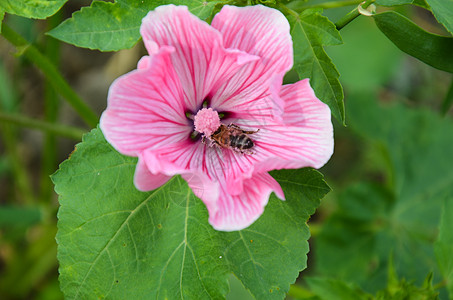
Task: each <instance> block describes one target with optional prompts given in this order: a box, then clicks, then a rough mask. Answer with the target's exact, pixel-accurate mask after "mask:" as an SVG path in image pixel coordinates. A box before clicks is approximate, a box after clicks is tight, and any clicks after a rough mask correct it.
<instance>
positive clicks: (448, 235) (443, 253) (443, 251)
mask: <svg viewBox="0 0 453 300" xmlns="http://www.w3.org/2000/svg"><path fill="white" fill-rule="evenodd" d="M452 228H453V197H450V198H447V199H446V200H445V203H444V206H443V209H442V217H441V221H440V230H439V237H438V239H437V241H436V243H435V252H436V258H437V262H438V264H439V269H440V270H441V272H442V275H443V276H444V278H445V280H446V282H447V289H448V293H449V294H450V298H451V297H452V296H453V256H452V253H453V232H452V230H451V229H452Z"/></svg>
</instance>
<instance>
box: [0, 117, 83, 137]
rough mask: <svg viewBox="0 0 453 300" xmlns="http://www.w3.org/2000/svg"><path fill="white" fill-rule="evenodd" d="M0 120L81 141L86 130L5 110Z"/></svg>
mask: <svg viewBox="0 0 453 300" xmlns="http://www.w3.org/2000/svg"><path fill="white" fill-rule="evenodd" d="M0 121H4V122H8V123H11V124H15V125H19V126H24V127H29V128H32V129H38V130H42V131H45V132H50V133H53V134H57V135H61V136H65V137H68V138H71V139H75V140H79V141H80V140H81V139H82V135H83V134H84V133H85V132H86V131H84V130H83V129H80V128H77V127H72V126H65V125H61V124H55V123H50V122H45V121H41V120H36V119H31V118H28V117H24V116H22V115H18V114H7V113H3V112H0Z"/></svg>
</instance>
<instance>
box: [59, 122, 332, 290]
mask: <svg viewBox="0 0 453 300" xmlns="http://www.w3.org/2000/svg"><path fill="white" fill-rule="evenodd" d="M135 164H136V159H135V158H130V157H125V156H122V155H120V154H119V153H118V152H116V151H115V150H114V149H113V148H112V147H111V146H110V145H109V144H108V143H107V142H106V141H105V139H104V137H103V136H102V133H101V131H100V130H99V129H95V130H93V131H92V132H91V133H89V134H87V135H85V137H84V139H83V142H82V143H81V144H78V145H77V147H76V150H75V151H74V153H73V154H72V155H71V156H70V158H69V159H68V160H67V161H65V162H64V163H63V164H61V166H60V170H59V171H58V172H57V173H56V174H55V175H53V176H52V180H53V181H54V183H55V190H56V191H57V193H58V194H59V196H60V197H59V201H60V205H61V206H60V210H59V213H58V218H59V221H58V234H57V242H58V245H59V246H58V259H59V261H60V282H61V288H62V291H63V292H64V294H65V297H66V298H67V299H98V298H109V299H156V298H157V299H164V298H166V299H178V298H181V297H184V298H187V299H221V298H224V297H225V295H226V294H227V291H228V286H227V278H228V274H229V273H231V272H233V273H234V274H235V275H236V277H237V278H239V280H241V281H242V283H243V284H244V286H245V287H246V288H247V289H249V290H250V292H251V293H252V294H253V295H254V296H255V297H256V298H257V299H282V298H283V297H284V295H285V292H286V291H288V289H289V285H290V283H293V282H294V281H295V279H296V278H297V276H298V274H299V271H300V270H302V269H304V268H305V267H306V253H307V252H308V243H307V239H308V238H309V231H308V228H307V226H306V221H307V219H308V218H309V216H310V215H311V214H313V213H314V211H315V209H316V207H317V206H318V205H319V201H320V198H322V197H323V196H324V195H325V194H326V193H327V192H328V191H329V187H328V186H327V185H326V183H325V182H324V181H323V179H322V175H321V174H320V173H319V172H317V171H315V170H312V169H302V170H290V171H278V172H273V173H272V175H273V176H274V178H276V179H277V180H278V181H279V182H280V183H281V185H282V188H283V190H284V191H285V195H286V201H284V202H283V201H280V200H278V199H277V198H276V197H275V196H271V199H270V201H269V204H268V205H267V207H266V210H265V212H264V214H263V215H262V216H261V217H260V218H259V219H258V220H257V221H256V222H255V223H254V224H253V225H252V226H250V227H248V228H247V229H244V230H242V231H236V232H219V231H216V230H214V229H213V228H212V227H211V226H210V225H209V223H208V221H207V219H208V214H207V210H206V208H205V205H204V204H203V203H202V202H201V201H200V200H199V199H197V198H196V197H195V196H194V195H193V193H192V191H191V190H190V188H189V187H188V186H187V184H186V182H185V181H184V180H182V179H181V178H180V177H179V176H176V177H174V178H172V179H170V181H169V182H168V183H167V184H166V185H165V186H162V187H160V188H158V189H156V190H154V191H151V192H147V193H142V192H139V191H138V190H137V189H136V188H135V187H134V185H133V174H134V169H135Z"/></svg>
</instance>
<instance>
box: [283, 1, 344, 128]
mask: <svg viewBox="0 0 453 300" xmlns="http://www.w3.org/2000/svg"><path fill="white" fill-rule="evenodd" d="M287 17H288V20H289V23H290V25H291V36H292V38H293V47H294V69H295V70H296V72H297V73H298V75H299V77H300V78H310V85H311V86H312V88H313V89H314V90H315V93H316V96H317V97H318V98H319V99H321V100H322V101H323V102H325V103H326V104H327V105H329V107H330V109H331V111H332V114H333V115H334V116H335V118H337V120H338V121H339V122H340V123H343V124H344V122H345V112H344V103H343V89H342V87H341V84H340V81H339V80H338V78H339V76H340V74H339V73H338V71H337V69H336V68H335V65H334V64H333V63H332V61H331V60H330V58H329V57H328V56H327V54H326V52H325V51H324V49H323V46H324V45H340V44H341V43H342V40H341V36H340V33H339V32H338V30H337V29H336V28H335V25H334V24H333V23H332V22H330V21H329V19H328V18H326V17H324V16H321V15H320V14H319V13H318V12H316V11H312V10H306V11H304V12H303V13H302V14H300V15H299V16H297V17H295V16H293V15H289V16H287Z"/></svg>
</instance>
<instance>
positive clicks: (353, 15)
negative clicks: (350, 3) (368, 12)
mask: <svg viewBox="0 0 453 300" xmlns="http://www.w3.org/2000/svg"><path fill="white" fill-rule="evenodd" d="M374 1H375V0H367V1H366V2H365V3H364V4H363V5H362V7H363V8H367V7H368V6H370V5H371V4H372V3H373V2H374ZM358 16H360V13H359V10H358V8H357V7H356V8H354V9H353V10H352V11H350V12H349V13H348V14H346V15H345V16H344V17H343V18H341V19H340V20H338V21H337V22H336V23H335V27H337V30H340V29H342V28H343V27H345V26H346V25H348V24H349V23H350V22H352V21H353V20H354V19H355V18H357V17H358Z"/></svg>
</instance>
